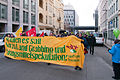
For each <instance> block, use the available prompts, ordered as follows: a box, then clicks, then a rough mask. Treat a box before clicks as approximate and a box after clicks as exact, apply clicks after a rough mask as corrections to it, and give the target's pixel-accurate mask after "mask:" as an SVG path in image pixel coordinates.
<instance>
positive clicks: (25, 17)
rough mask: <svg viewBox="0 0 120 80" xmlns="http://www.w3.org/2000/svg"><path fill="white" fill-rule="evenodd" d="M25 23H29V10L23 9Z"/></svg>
mask: <svg viewBox="0 0 120 80" xmlns="http://www.w3.org/2000/svg"><path fill="white" fill-rule="evenodd" d="M23 23H28V12H25V11H23Z"/></svg>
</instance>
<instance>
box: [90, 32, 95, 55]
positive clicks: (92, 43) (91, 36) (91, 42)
mask: <svg viewBox="0 0 120 80" xmlns="http://www.w3.org/2000/svg"><path fill="white" fill-rule="evenodd" d="M95 44H96V39H95V37H94V35H93V34H91V35H90V36H89V46H90V54H92V55H93V54H94V46H95Z"/></svg>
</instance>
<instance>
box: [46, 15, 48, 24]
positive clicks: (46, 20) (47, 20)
mask: <svg viewBox="0 0 120 80" xmlns="http://www.w3.org/2000/svg"><path fill="white" fill-rule="evenodd" d="M47 23H48V20H47V16H46V24H47Z"/></svg>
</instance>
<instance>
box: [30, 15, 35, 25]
mask: <svg viewBox="0 0 120 80" xmlns="http://www.w3.org/2000/svg"><path fill="white" fill-rule="evenodd" d="M31 24H35V15H34V14H31Z"/></svg>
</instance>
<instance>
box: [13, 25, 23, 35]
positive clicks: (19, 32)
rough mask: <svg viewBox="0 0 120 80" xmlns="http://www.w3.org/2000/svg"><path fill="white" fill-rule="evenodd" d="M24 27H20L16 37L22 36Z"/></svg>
mask: <svg viewBox="0 0 120 80" xmlns="http://www.w3.org/2000/svg"><path fill="white" fill-rule="evenodd" d="M22 31H23V30H22V27H20V28H19V29H18V30H17V31H16V33H15V35H16V36H20V34H21V33H22Z"/></svg>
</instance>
